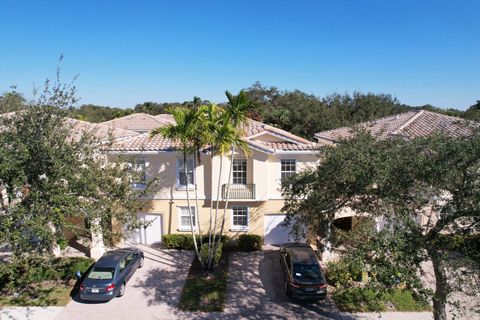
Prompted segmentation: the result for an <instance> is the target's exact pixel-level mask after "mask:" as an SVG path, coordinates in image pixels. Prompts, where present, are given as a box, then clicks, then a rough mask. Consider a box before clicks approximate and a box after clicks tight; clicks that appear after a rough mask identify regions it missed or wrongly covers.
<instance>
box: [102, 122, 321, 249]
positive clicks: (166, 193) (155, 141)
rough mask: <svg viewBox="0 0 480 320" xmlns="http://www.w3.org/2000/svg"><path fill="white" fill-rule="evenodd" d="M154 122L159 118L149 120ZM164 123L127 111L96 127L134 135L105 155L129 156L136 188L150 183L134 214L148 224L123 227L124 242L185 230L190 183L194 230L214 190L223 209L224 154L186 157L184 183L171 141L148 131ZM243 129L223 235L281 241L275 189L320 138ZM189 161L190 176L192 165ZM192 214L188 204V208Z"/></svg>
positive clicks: (313, 156) (314, 152)
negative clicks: (126, 230)
mask: <svg viewBox="0 0 480 320" xmlns="http://www.w3.org/2000/svg"><path fill="white" fill-rule="evenodd" d="M159 119H160V120H159ZM156 120H158V121H163V122H162V124H160V125H156V122H155V121H156ZM172 121H173V119H171V117H170V116H168V115H159V116H156V117H152V116H149V115H144V114H133V115H130V116H127V117H124V118H119V119H115V120H112V121H109V122H105V123H102V124H101V125H106V126H110V127H111V128H115V129H119V128H120V129H126V130H132V129H134V131H135V132H137V133H140V134H137V135H135V136H131V137H127V138H121V139H118V140H117V141H116V142H115V143H114V144H113V145H112V146H111V147H110V148H109V150H108V151H107V155H108V157H109V158H110V160H111V161H115V158H116V157H118V156H119V155H130V156H132V157H131V158H133V159H134V160H133V163H132V166H135V168H136V170H140V171H141V172H142V179H141V180H142V181H138V182H137V183H136V184H135V186H136V187H138V188H142V187H143V186H145V184H146V183H148V181H151V180H152V179H157V180H158V181H157V186H156V187H154V188H153V189H152V192H151V193H150V195H149V201H148V205H146V206H145V207H144V208H142V211H141V212H139V213H138V216H139V219H145V220H147V221H151V225H150V226H149V227H148V228H146V229H141V230H135V231H133V232H130V233H129V234H128V235H127V240H129V241H132V242H138V243H144V244H152V243H155V242H159V241H161V238H162V235H164V234H172V233H189V232H190V222H189V216H188V205H187V195H186V189H188V190H189V193H190V198H191V203H190V206H191V207H194V206H195V202H194V185H196V186H197V192H198V199H199V205H198V212H197V213H196V214H198V219H197V215H195V216H196V217H194V220H199V221H195V223H194V225H195V228H196V229H197V230H198V228H199V227H200V228H201V229H202V230H203V231H205V230H207V229H208V223H209V215H210V208H211V206H212V202H211V201H212V199H213V206H215V205H216V199H217V190H220V201H219V206H220V208H224V206H225V188H226V186H227V183H229V182H228V181H227V179H228V170H229V167H230V161H231V157H230V155H228V156H227V157H225V158H224V160H223V165H222V166H221V165H220V157H219V156H216V157H214V158H213V159H211V157H210V155H209V154H208V152H202V153H201V157H200V161H199V162H198V163H197V164H194V163H193V158H189V159H188V161H187V162H188V164H187V168H186V170H187V172H188V174H189V175H190V180H191V181H192V183H191V184H190V185H189V186H187V185H186V183H185V179H184V170H185V168H183V158H182V153H181V152H180V151H179V145H178V143H177V142H175V141H172V140H169V139H165V138H163V137H162V136H160V135H157V136H155V137H153V138H152V137H150V136H149V132H150V131H151V130H152V129H154V128H155V127H158V126H161V125H165V124H167V123H172ZM243 132H244V137H243V139H244V141H245V142H246V143H247V145H248V147H249V151H250V152H249V153H248V154H243V153H236V154H235V156H234V160H233V173H232V180H231V181H230V184H231V189H230V197H229V198H230V199H229V203H228V207H227V214H226V225H225V230H226V232H225V233H226V234H227V235H230V236H236V235H239V234H242V233H254V234H258V235H261V236H263V237H264V238H265V242H266V243H271V244H276V243H283V242H285V241H287V240H288V238H289V229H288V228H286V227H284V226H283V225H282V224H281V222H282V221H283V220H284V218H285V214H283V213H282V207H283V204H284V203H283V199H282V195H281V190H280V189H281V181H282V177H286V176H289V175H291V174H293V173H295V172H299V171H301V170H303V169H304V168H305V167H308V166H312V165H314V164H315V163H316V162H317V161H318V149H319V147H320V146H321V145H323V143H313V142H311V141H308V140H305V139H303V138H300V137H298V136H295V135H293V134H291V133H289V132H286V131H284V130H281V129H278V128H275V127H272V126H269V125H266V124H264V123H260V122H258V121H254V120H249V121H248V123H247V124H246V125H245V127H244V128H243ZM194 165H195V166H196V170H195V171H196V172H195V175H194V173H193V170H192V169H193V166H194ZM220 167H222V169H220ZM220 170H222V172H220ZM220 174H221V181H220V183H219V182H218V177H219V176H220ZM219 184H220V185H219ZM194 211H195V208H192V212H194ZM222 212H223V211H222Z"/></svg>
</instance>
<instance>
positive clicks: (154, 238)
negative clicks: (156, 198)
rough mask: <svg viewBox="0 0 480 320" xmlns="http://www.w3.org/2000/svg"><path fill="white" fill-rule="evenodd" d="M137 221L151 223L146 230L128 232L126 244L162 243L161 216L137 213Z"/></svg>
mask: <svg viewBox="0 0 480 320" xmlns="http://www.w3.org/2000/svg"><path fill="white" fill-rule="evenodd" d="M138 219H139V220H141V221H145V222H151V224H150V225H149V226H148V227H146V228H140V229H136V230H132V231H130V234H129V235H128V236H127V242H130V243H140V244H153V243H156V242H160V241H162V225H163V223H162V215H161V214H146V213H139V214H138Z"/></svg>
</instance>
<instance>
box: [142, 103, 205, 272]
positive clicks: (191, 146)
mask: <svg viewBox="0 0 480 320" xmlns="http://www.w3.org/2000/svg"><path fill="white" fill-rule="evenodd" d="M168 111H169V112H170V113H171V115H172V116H173V119H174V120H175V124H168V125H166V126H165V127H159V128H157V129H155V130H153V131H152V132H151V133H150V135H151V136H155V135H158V134H160V135H162V136H164V137H165V138H168V139H172V140H177V141H179V142H180V144H181V150H182V154H183V171H184V175H185V183H186V187H185V192H186V195H187V206H188V215H189V217H190V230H191V233H192V238H193V244H194V248H195V253H196V255H197V258H198V260H199V262H200V264H201V265H202V267H203V266H204V261H202V257H201V256H200V252H199V247H198V244H197V238H196V234H195V230H194V225H193V218H192V211H191V206H190V192H189V185H190V182H191V181H190V176H189V175H188V166H187V165H188V163H187V156H188V155H189V154H192V153H193V154H196V152H195V147H196V146H197V144H198V143H200V141H199V140H198V137H199V136H201V134H202V132H205V131H204V130H201V125H202V123H204V122H203V121H202V117H201V114H200V113H199V112H198V111H197V110H195V109H187V108H184V107H177V108H172V109H169V110H168ZM195 165H196V164H195V163H194V166H195ZM195 194H196V193H195ZM196 203H197V201H196ZM198 211H199V208H198V206H196V210H195V214H196V215H197V217H199V212H198ZM199 220H200V219H198V218H197V221H196V222H197V225H198V229H199V233H200V238H201V229H200V221H199Z"/></svg>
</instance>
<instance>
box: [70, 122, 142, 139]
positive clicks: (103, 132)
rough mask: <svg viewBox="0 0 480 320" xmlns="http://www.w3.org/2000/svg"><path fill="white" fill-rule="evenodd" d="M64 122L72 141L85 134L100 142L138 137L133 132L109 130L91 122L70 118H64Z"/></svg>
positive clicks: (116, 129) (117, 129)
mask: <svg viewBox="0 0 480 320" xmlns="http://www.w3.org/2000/svg"><path fill="white" fill-rule="evenodd" d="M65 122H66V123H67V125H70V126H71V129H72V130H71V131H72V137H73V138H74V139H79V138H80V137H81V135H82V134H83V133H85V132H87V133H90V134H92V135H94V136H95V137H96V138H98V139H100V140H107V139H109V138H112V139H120V138H128V137H133V136H137V135H138V133H136V132H133V131H129V130H124V129H119V128H110V127H108V126H105V125H102V124H97V123H91V122H87V121H82V120H77V119H72V118H66V119H65Z"/></svg>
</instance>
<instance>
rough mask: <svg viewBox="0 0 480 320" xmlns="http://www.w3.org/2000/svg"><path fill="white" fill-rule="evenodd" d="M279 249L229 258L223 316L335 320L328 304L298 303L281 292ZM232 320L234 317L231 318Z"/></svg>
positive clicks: (342, 317) (342, 319)
mask: <svg viewBox="0 0 480 320" xmlns="http://www.w3.org/2000/svg"><path fill="white" fill-rule="evenodd" d="M279 259H280V257H279V253H278V249H275V248H267V249H266V250H264V251H262V252H252V253H235V254H233V255H232V256H231V258H230V269H229V282H228V293H227V308H226V310H225V313H226V314H231V315H235V316H237V317H240V318H242V317H243V318H248V319H338V320H346V319H348V318H349V317H348V316H345V315H340V314H339V313H338V311H337V310H336V308H335V306H334V305H333V304H331V302H330V300H329V299H327V300H325V301H318V302H297V301H292V300H290V299H289V298H288V297H287V296H286V295H285V293H284V292H283V281H284V280H283V272H282V267H281V265H280V263H279ZM232 318H233V317H232Z"/></svg>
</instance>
